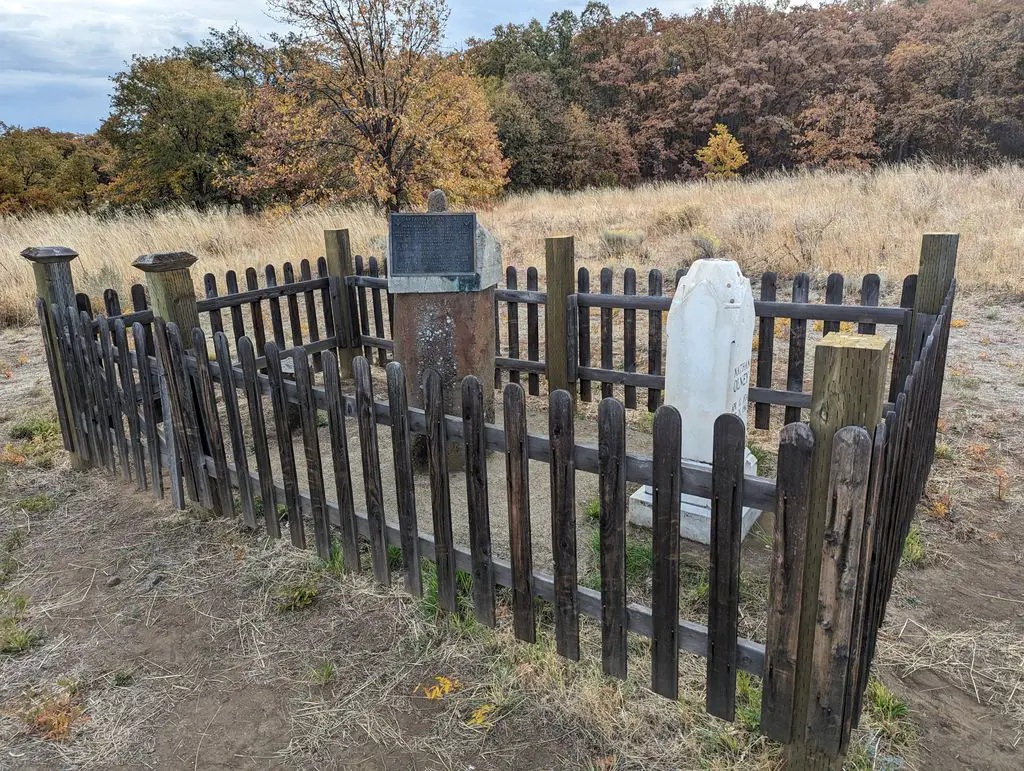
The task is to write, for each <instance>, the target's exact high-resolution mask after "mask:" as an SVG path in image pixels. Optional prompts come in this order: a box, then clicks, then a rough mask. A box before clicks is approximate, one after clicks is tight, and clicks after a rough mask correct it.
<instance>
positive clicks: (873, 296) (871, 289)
mask: <svg viewBox="0 0 1024 771" xmlns="http://www.w3.org/2000/svg"><path fill="white" fill-rule="evenodd" d="M881 285H882V280H881V279H880V278H879V277H878V274H877V273H868V274H867V275H866V276H864V278H863V279H862V280H861V282H860V304H861V305H862V306H864V307H870V308H874V307H877V306H878V294H879V291H880V290H881ZM857 331H858V332H859V333H860V334H862V335H873V334H875V325H874V324H872V323H869V322H864V321H862V322H860V323H859V324H858V325H857Z"/></svg>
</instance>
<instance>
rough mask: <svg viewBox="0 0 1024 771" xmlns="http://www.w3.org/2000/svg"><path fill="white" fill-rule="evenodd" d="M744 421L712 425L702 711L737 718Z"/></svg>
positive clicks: (725, 418) (723, 418)
mask: <svg viewBox="0 0 1024 771" xmlns="http://www.w3.org/2000/svg"><path fill="white" fill-rule="evenodd" d="M745 434H746V432H745V430H744V426H743V421H742V420H740V419H739V418H738V417H737V416H735V415H731V414H726V415H720V416H719V417H718V418H717V419H716V420H715V435H714V449H713V450H712V457H713V459H714V462H713V464H712V470H711V487H712V494H711V546H710V552H711V587H710V590H709V592H708V695H707V710H708V712H709V713H711V714H712V715H715V716H716V717H720V718H722V719H723V720H733V719H734V718H735V717H736V638H737V629H738V626H739V605H740V596H739V593H740V534H741V528H742V518H743V503H742V501H743V452H744V449H745V448H746V435H745Z"/></svg>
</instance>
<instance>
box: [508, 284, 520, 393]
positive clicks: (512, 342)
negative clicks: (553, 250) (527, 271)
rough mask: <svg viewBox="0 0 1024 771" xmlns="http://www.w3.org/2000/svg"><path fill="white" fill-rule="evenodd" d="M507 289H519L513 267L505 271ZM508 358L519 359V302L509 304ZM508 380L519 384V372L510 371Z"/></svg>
mask: <svg viewBox="0 0 1024 771" xmlns="http://www.w3.org/2000/svg"><path fill="white" fill-rule="evenodd" d="M505 287H506V288H508V289H512V290H515V289H518V288H519V284H518V279H517V276H516V269H515V267H514V266H512V265H509V266H508V267H507V268H506V269H505ZM508 357H509V358H510V359H518V358H519V303H517V302H509V303H508ZM508 380H509V382H510V383H518V382H519V370H517V369H512V370H509V372H508Z"/></svg>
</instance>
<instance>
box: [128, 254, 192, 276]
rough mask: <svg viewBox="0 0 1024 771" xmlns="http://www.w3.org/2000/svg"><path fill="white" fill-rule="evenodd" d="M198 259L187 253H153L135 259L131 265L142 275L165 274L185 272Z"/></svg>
mask: <svg viewBox="0 0 1024 771" xmlns="http://www.w3.org/2000/svg"><path fill="white" fill-rule="evenodd" d="M198 259H199V258H198V257H196V256H195V255H194V254H190V253H189V252H154V253H153V254H144V255H142V256H141V257H138V258H136V259H135V261H134V262H133V263H132V265H133V266H134V267H136V268H138V269H139V270H141V271H142V272H143V273H166V272H168V271H171V270H187V269H188V268H190V267H192V266H193V265H195V263H196V260H198Z"/></svg>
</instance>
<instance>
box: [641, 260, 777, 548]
mask: <svg viewBox="0 0 1024 771" xmlns="http://www.w3.org/2000/svg"><path fill="white" fill-rule="evenodd" d="M754 321H755V319H754V296H753V293H752V292H751V290H750V282H749V281H748V280H747V279H746V277H744V275H743V273H742V272H741V271H740V268H739V265H737V264H736V263H735V262H733V261H732V260H697V261H696V262H695V263H693V265H691V266H690V269H689V270H688V271H687V273H686V275H685V276H683V277H682V278H681V279H680V280H679V286H678V287H676V293H675V296H674V297H673V299H672V307H671V308H670V310H669V313H668V325H667V329H666V337H667V347H668V353H667V357H666V366H665V403H666V404H671V405H672V406H674V407H675V408H676V409H678V410H679V413H680V416H681V417H682V452H683V459H684V460H688V461H692V462H696V463H701V464H710V463H711V459H712V449H713V444H714V428H715V420H716V419H717V418H718V416H719V415H721V414H723V413H726V412H731V413H733V414H735V415H737V416H739V417H740V419H742V420H743V422H744V425H745V424H746V421H747V388H748V387H749V385H750V358H751V348H752V346H753V341H754ZM745 466H746V468H745V471H746V473H747V474H756V473H757V461H756V460H755V459H754V457H753V455H752V454H751V453H750V451H749V450H748V451H747V454H746V459H745ZM759 515H760V512H758V511H753V510H750V511H748V510H744V513H743V535H744V536H745V535H746V534H747V532H748V531H749V529H750V527H751V526H752V525H753V523H754V521H756V519H757V517H758V516H759ZM710 516H711V510H710V503H709V502H708V501H706V500H705V499H702V498H694V497H692V496H688V495H684V496H683V497H682V513H681V525H680V530H681V531H682V534H683V536H684V537H686V538H688V539H690V540H694V541H700V542H702V543H708V542H709V541H710V539H711V534H710V533H711V525H710V522H711V519H710ZM630 519H631V521H633V522H634V523H635V524H647V525H649V524H650V521H651V511H650V488H641V489H640V490H638V491H637V492H636V493H635V494H634V495H633V496H632V498H631V501H630Z"/></svg>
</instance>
